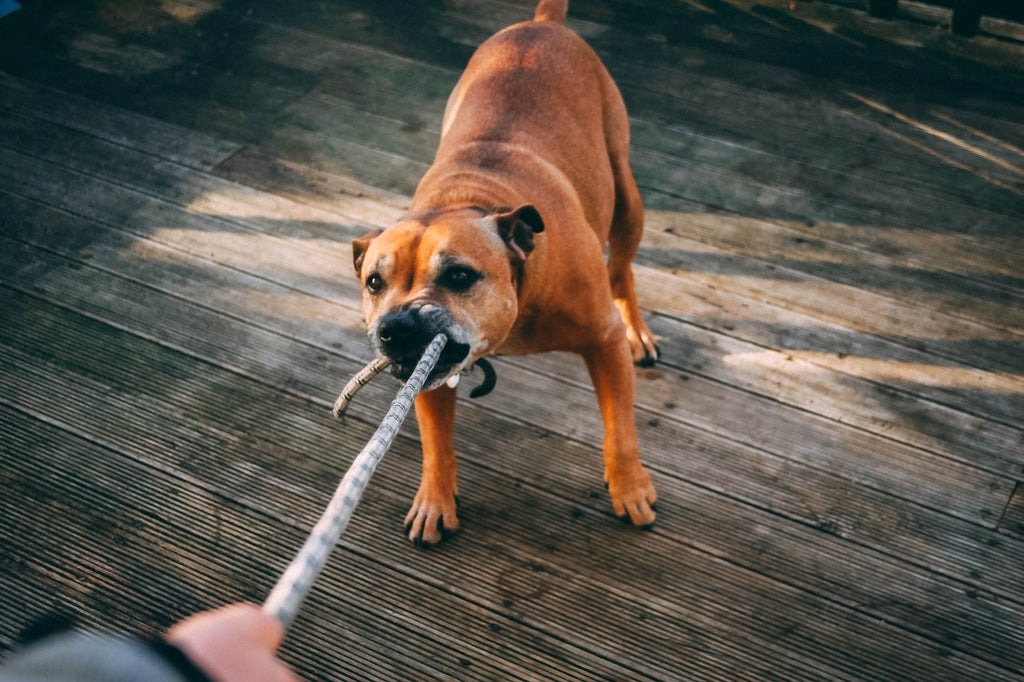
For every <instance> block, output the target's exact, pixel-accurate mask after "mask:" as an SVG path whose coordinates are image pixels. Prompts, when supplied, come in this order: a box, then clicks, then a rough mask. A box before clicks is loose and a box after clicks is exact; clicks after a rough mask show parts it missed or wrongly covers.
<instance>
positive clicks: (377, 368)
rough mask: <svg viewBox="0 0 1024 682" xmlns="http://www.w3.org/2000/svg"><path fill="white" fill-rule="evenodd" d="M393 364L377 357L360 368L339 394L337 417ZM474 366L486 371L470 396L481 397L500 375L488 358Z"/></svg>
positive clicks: (450, 381)
mask: <svg viewBox="0 0 1024 682" xmlns="http://www.w3.org/2000/svg"><path fill="white" fill-rule="evenodd" d="M390 366H391V360H389V359H388V358H377V359H375V360H373V361H371V362H370V364H368V365H367V366H366V367H363V368H362V369H361V370H359V373H358V374H356V375H355V376H354V377H352V378H351V379H349V382H348V383H347V384H345V388H343V389H341V394H340V395H338V399H337V400H335V401H334V409H333V410H332V414H334V418H335V419H339V418H340V417H341V415H342V414H344V412H345V410H347V409H348V406H349V403H351V402H352V398H354V397H355V395H356V393H358V392H359V389H361V388H362V387H363V386H365V385H366V384H368V383H370V382H371V381H372V380H373V378H374V377H375V376H377V375H378V374H380V373H381V372H383V371H384V370H386V369H387V368H388V367H390ZM473 367H479V368H480V371H482V372H483V373H484V380H483V381H482V382H481V383H480V385H479V386H477V387H476V388H474V389H473V390H472V391H470V392H469V397H470V398H480V397H482V396H485V395H487V394H488V393H490V392H491V391H493V390H494V386H495V385H496V384H497V383H498V375H497V373H496V372H495V371H494V366H493V365H492V364H491V363H490V362H489V361H488V360H487V359H486V358H480V359H479V360H477V361H476V362H474V363H473ZM458 382H459V375H457V374H456V375H455V376H453V377H451V378H450V379H448V386H449V387H451V388H455V386H456V385H457V384H458Z"/></svg>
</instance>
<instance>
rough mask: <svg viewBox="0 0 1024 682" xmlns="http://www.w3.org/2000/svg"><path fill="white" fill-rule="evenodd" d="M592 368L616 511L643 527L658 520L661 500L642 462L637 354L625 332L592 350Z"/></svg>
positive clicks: (586, 357)
mask: <svg viewBox="0 0 1024 682" xmlns="http://www.w3.org/2000/svg"><path fill="white" fill-rule="evenodd" d="M582 355H583V359H584V361H585V362H586V364H587V370H588V371H589V372H590V378H591V381H593V383H594V390H595V391H596V392H597V400H598V403H599V404H600V406H601V416H602V418H603V419H604V473H605V481H606V482H607V483H608V493H609V494H610V495H611V498H612V508H613V509H614V510H615V515H616V516H619V517H623V518H625V517H627V516H628V517H629V519H630V521H632V522H633V524H634V525H637V526H649V525H651V524H652V523H654V516H655V514H654V503H655V502H656V501H657V499H658V495H657V493H656V492H655V491H654V486H653V485H652V484H651V478H650V476H649V475H648V474H647V470H646V469H644V467H643V465H642V464H641V463H640V456H639V453H638V448H637V441H636V424H635V423H634V416H633V398H634V390H635V389H634V376H633V372H634V369H633V355H632V352H631V350H630V347H629V343H628V342H627V340H626V336H625V331H624V330H621V329H620V330H618V331H617V332H616V333H614V334H612V336H611V338H610V339H607V340H606V341H605V342H604V343H603V344H600V345H597V346H594V347H591V348H589V349H586V350H585V351H584V352H583V353H582Z"/></svg>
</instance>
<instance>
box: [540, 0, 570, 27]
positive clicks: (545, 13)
mask: <svg viewBox="0 0 1024 682" xmlns="http://www.w3.org/2000/svg"><path fill="white" fill-rule="evenodd" d="M568 12H569V0H540V2H539V3H538V4H537V9H536V11H534V13H533V20H534V21H554V22H556V23H559V24H564V23H565V15H566V14H568Z"/></svg>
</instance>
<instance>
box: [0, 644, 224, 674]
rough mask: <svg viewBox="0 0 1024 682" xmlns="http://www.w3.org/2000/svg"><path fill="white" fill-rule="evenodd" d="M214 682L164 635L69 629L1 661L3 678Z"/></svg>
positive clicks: (0, 666) (0, 670) (0, 669)
mask: <svg viewBox="0 0 1024 682" xmlns="http://www.w3.org/2000/svg"><path fill="white" fill-rule="evenodd" d="M140 680H145V681H146V682H211V681H210V679H209V678H208V677H207V676H206V675H205V674H203V672H202V671H201V670H200V669H199V668H198V667H196V665H195V664H193V663H192V662H191V661H190V660H189V659H188V657H187V656H185V654H184V653H183V652H182V651H181V650H180V649H178V648H177V647H175V646H173V645H171V644H168V643H166V642H164V641H163V640H152V641H150V642H144V641H142V640H138V639H134V638H131V637H123V636H118V635H104V634H92V633H80V632H68V633H64V634H61V635H55V636H52V637H48V638H46V639H44V640H42V641H41V642H39V643H37V644H33V645H32V646H30V647H28V648H26V649H23V650H22V651H19V652H18V653H16V654H14V655H13V656H11V657H10V658H9V659H7V660H6V661H5V662H4V663H3V664H2V665H0V682H139V681H140Z"/></svg>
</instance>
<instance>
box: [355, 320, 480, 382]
mask: <svg viewBox="0 0 1024 682" xmlns="http://www.w3.org/2000/svg"><path fill="white" fill-rule="evenodd" d="M438 334H444V335H445V336H447V337H448V343H447V344H445V347H444V350H443V351H442V352H441V357H440V359H439V360H438V361H437V365H436V366H435V367H434V370H433V371H432V372H431V373H430V376H428V377H427V382H426V387H427V389H431V388H437V387H438V386H440V385H441V384H442V383H443V382H444V381H445V380H446V379H447V378H448V377H449V376H451V375H452V374H455V373H457V372H458V371H459V370H460V369H461V368H462V363H463V361H464V360H465V359H466V358H467V356H468V355H469V352H470V345H469V343H467V341H468V334H467V333H466V332H465V330H463V329H462V327H460V326H459V325H457V324H455V320H454V319H453V318H452V316H451V314H450V313H449V312H448V311H447V310H445V309H444V308H441V307H439V306H435V305H431V304H418V305H411V306H404V307H402V308H400V309H398V310H395V311H392V312H389V313H386V314H384V315H382V316H381V317H380V318H378V319H377V322H376V324H374V325H373V328H372V329H371V330H370V341H371V343H372V344H373V348H374V350H375V351H376V352H377V354H378V355H382V356H384V357H387V358H388V359H390V360H391V373H392V374H394V375H395V376H396V377H398V378H399V379H400V380H402V381H407V380H408V379H409V377H410V376H411V375H412V372H413V369H415V367H416V363H417V362H418V361H419V359H420V357H421V356H422V355H423V351H424V350H425V349H426V347H427V345H428V344H429V343H430V341H431V340H432V339H433V338H434V337H435V336H437V335H438Z"/></svg>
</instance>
